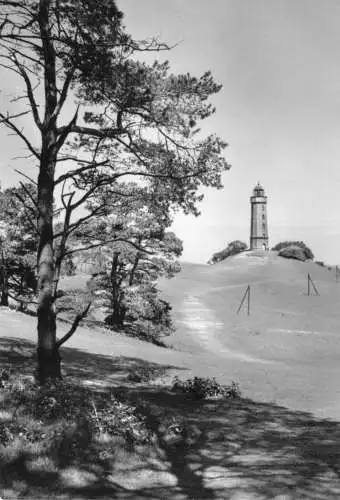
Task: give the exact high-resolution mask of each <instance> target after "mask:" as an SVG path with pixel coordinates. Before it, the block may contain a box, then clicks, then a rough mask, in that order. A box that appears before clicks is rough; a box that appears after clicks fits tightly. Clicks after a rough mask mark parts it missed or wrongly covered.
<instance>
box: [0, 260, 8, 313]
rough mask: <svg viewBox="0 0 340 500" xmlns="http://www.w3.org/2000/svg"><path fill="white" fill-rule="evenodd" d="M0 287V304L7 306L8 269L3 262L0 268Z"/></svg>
mask: <svg viewBox="0 0 340 500" xmlns="http://www.w3.org/2000/svg"><path fill="white" fill-rule="evenodd" d="M0 287H1V297H0V305H2V306H6V307H8V271H7V268H6V264H5V263H4V262H3V264H2V265H1V270H0Z"/></svg>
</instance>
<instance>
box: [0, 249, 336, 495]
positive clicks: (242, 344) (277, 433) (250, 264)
mask: <svg viewBox="0 0 340 500" xmlns="http://www.w3.org/2000/svg"><path fill="white" fill-rule="evenodd" d="M308 273H310V274H311V276H312V278H313V280H314V281H315V283H316V285H317V287H318V290H319V292H320V296H309V297H308V296H307V295H306V291H307V279H306V277H307V274H308ZM82 281H83V282H85V281H86V279H85V278H84V279H83V280H82V278H81V277H75V278H74V279H71V278H67V279H66V280H65V282H64V284H63V285H64V288H65V289H66V288H67V287H70V288H73V287H75V284H77V286H80V285H81V283H82ZM248 284H249V285H250V287H251V288H250V290H251V314H250V316H249V317H248V316H247V315H246V311H244V310H243V311H241V313H240V314H239V315H237V314H236V310H237V308H238V306H239V304H240V301H241V298H242V296H243V295H244V292H245V289H246V287H247V286H248ZM161 286H162V288H163V293H164V294H166V295H167V297H168V298H170V299H171V301H172V302H173V304H174V313H175V317H176V323H177V327H178V330H177V332H176V334H175V335H174V337H173V338H170V339H169V342H171V343H172V344H173V347H174V348H173V349H165V348H161V347H158V346H155V345H150V344H147V343H145V342H141V341H138V340H136V339H134V338H127V337H125V336H123V335H120V334H119V333H115V332H108V331H105V330H102V329H96V328H92V329H89V328H85V327H80V328H79V330H78V331H77V333H76V334H75V335H74V336H73V337H72V338H71V340H70V341H69V342H68V343H67V347H63V348H62V353H61V354H62V357H63V361H64V363H63V370H64V373H65V375H67V380H69V381H71V382H72V383H73V384H74V387H75V388H76V390H77V391H78V390H79V389H78V387H79V386H80V385H86V386H87V387H91V390H92V391H93V392H92V396H93V398H96V397H99V396H100V395H103V393H104V398H106V397H107V396H108V394H110V393H112V392H111V391H113V394H114V395H115V396H117V397H118V398H120V399H122V401H125V402H127V403H129V404H132V405H136V406H137V407H139V408H140V409H141V410H142V411H143V415H144V418H145V422H146V423H145V425H146V428H147V429H150V430H152V431H153V433H154V435H155V438H154V441H153V442H152V443H151V444H143V445H142V444H139V445H138V446H135V447H133V446H131V443H130V444H126V443H125V442H124V438H122V436H119V437H117V436H116V437H114V439H113V440H112V441H110V440H108V437H107V436H105V435H101V436H99V437H101V438H102V441H98V436H97V437H96V436H95V435H91V434H89V431H88V429H87V428H86V427H84V426H83V427H82V426H81V422H79V423H78V424H77V425H76V426H75V427H74V426H73V427H71V428H70V429H68V428H67V431H65V432H66V433H65V434H61V435H59V434H56V436H55V437H53V439H52V438H51V439H50V438H49V434H48V435H47V438H46V439H45V438H43V436H42V437H41V442H39V443H33V444H30V443H28V444H26V445H25V444H22V442H21V441H20V440H19V441H18V440H16V441H15V442H14V444H13V445H11V446H10V447H6V446H2V445H0V497H2V498H23V497H25V498H51V499H54V500H64V499H65V498H66V499H73V498H78V499H83V500H85V499H86V498H103V499H104V498H117V499H119V500H120V499H121V500H123V499H124V500H133V499H137V498H153V499H155V500H160V499H163V498H174V499H178V500H186V499H188V500H189V498H211V499H216V500H217V499H222V498H230V499H232V500H238V499H240V498H244V499H249V500H260V499H264V498H268V499H269V498H273V499H274V498H276V499H279V498H287V499H293V498H306V499H307V498H314V499H321V498H325V499H326V498H327V499H334V500H336V499H338V498H339V497H340V482H339V470H340V457H339V452H338V449H339V439H340V424H339V422H336V421H331V420H330V419H329V418H330V417H333V419H340V395H339V389H338V380H339V370H340V369H339V367H338V361H337V360H338V357H339V355H340V344H339V340H338V339H339V336H338V333H337V325H338V320H339V318H338V316H339V313H338V310H337V303H338V300H339V298H340V297H339V293H340V284H337V283H335V279H334V275H333V274H332V273H331V272H330V271H328V270H327V269H325V268H321V267H320V266H317V265H316V264H313V263H310V262H309V263H300V262H296V261H288V260H285V259H280V258H278V257H277V255H276V254H275V253H269V254H267V253H266V254H263V253H259V252H247V253H245V254H241V255H238V256H236V257H233V258H230V259H228V260H226V261H223V262H221V263H220V264H216V265H214V266H208V265H197V264H185V265H184V266H183V271H182V272H181V273H180V274H179V275H178V276H177V277H176V278H175V279H173V280H170V281H166V282H165V281H164V282H163V283H162V284H161ZM35 323H36V321H35V318H32V317H29V316H25V315H23V314H21V313H16V312H14V311H10V310H8V309H7V308H0V332H1V336H0V364H1V366H2V367H3V366H7V365H8V364H11V366H12V367H13V368H14V369H15V370H16V371H19V372H20V374H21V375H23V374H32V372H33V369H34V365H35V361H34V359H33V358H32V354H33V353H34V349H35V344H34V341H35V338H36V329H35V327H36V324H35ZM59 326H60V330H61V331H60V334H62V333H63V331H64V330H65V329H66V328H67V325H65V324H63V323H60V325H59ZM136 373H137V374H138V373H140V374H141V375H143V374H145V373H148V374H150V373H151V375H152V376H153V377H156V378H155V380H153V381H150V380H149V379H148V378H147V377H146V378H145V379H144V380H142V383H140V382H138V380H136V378H135V377H132V378H131V377H130V375H133V376H134V375H135V374H136ZM175 374H177V375H179V376H181V377H183V378H187V377H191V376H193V375H197V376H215V377H216V378H217V379H218V380H219V381H221V382H224V383H228V384H229V383H230V382H231V380H233V379H234V380H235V381H236V382H239V383H240V386H241V390H242V395H243V397H242V398H241V399H236V400H203V401H200V400H193V399H190V398H187V397H186V396H185V395H183V394H179V393H174V392H172V391H169V388H168V387H167V386H166V383H167V382H169V380H170V379H171V377H172V376H173V375H175ZM18 390H19V393H20V390H21V389H20V387H18ZM16 394H18V392H17V393H16ZM1 396H2V400H1V403H2V404H1V405H0V430H1V426H2V427H3V426H6V425H7V426H8V425H10V423H11V419H14V416H15V414H14V415H13V416H12V414H11V411H14V409H15V408H14V407H13V408H12V406H11V405H13V403H11V402H9V403H10V404H8V401H7V403H6V399H4V395H1ZM250 398H251V399H250ZM261 401H262V402H261ZM282 405H286V406H288V407H290V409H288V408H284V407H283V406H282ZM121 407H122V408H124V406H121ZM20 408H21V407H20ZM20 408H19V410H20ZM19 410H18V411H19ZM296 410H309V411H311V412H313V413H314V414H315V415H317V416H318V417H327V419H320V418H316V417H315V415H311V414H310V413H306V412H302V411H296ZM15 411H17V409H15ZM20 411H22V408H21V410H20ZM125 416H126V415H125ZM24 417H25V418H26V420H24V421H23V422H24V424H25V425H26V426H27V416H25V415H24ZM20 418H23V417H22V416H21V414H20ZM129 419H131V416H130V415H129ZM33 423H34V422H33ZM40 424H41V422H40V423H39V422H37V425H40ZM31 425H33V424H32V423H31ZM77 426H79V427H77ZM174 426H175V427H176V428H177V427H178V428H179V429H180V431H179V434H171V432H172V431H171V429H173V428H174ZM170 431H171V432H170ZM76 432H78V434H76ZM77 436H78V437H77ZM104 438H105V439H104ZM49 439H50V441H49ZM274 477H275V480H274V479H273V478H274Z"/></svg>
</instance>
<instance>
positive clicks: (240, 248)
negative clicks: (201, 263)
mask: <svg viewBox="0 0 340 500" xmlns="http://www.w3.org/2000/svg"><path fill="white" fill-rule="evenodd" d="M245 250H247V244H246V243H244V242H243V241H240V240H235V241H231V242H230V243H229V244H228V246H227V247H226V248H225V249H224V250H221V251H220V252H216V253H214V255H213V256H212V257H211V259H210V260H209V261H208V264H216V263H217V262H221V261H222V260H224V259H226V258H227V257H230V256H232V255H236V254H238V253H241V252H244V251H245Z"/></svg>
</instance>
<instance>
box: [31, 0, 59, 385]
mask: <svg viewBox="0 0 340 500" xmlns="http://www.w3.org/2000/svg"><path fill="white" fill-rule="evenodd" d="M50 5H51V0H40V2H39V27H40V35H41V40H42V50H43V57H44V87H45V96H44V97H45V116H44V122H43V124H42V129H41V156H40V168H39V177H38V231H39V246H38V260H37V265H38V287H37V289H38V290H37V292H38V293H37V295H38V297H37V302H38V306H37V316H38V348H37V357H38V367H37V378H38V381H39V383H40V384H44V383H45V382H46V380H48V379H49V378H52V379H55V378H60V377H61V371H60V361H61V359H60V356H59V353H58V349H57V346H56V340H57V339H56V314H55V306H54V255H53V194H54V175H55V166H56V158H57V152H58V148H57V139H58V135H57V124H56V116H55V115H54V111H55V109H56V106H57V102H58V93H57V85H56V60H55V49H54V46H53V37H52V28H51V26H50V23H51V20H50V17H49V16H50Z"/></svg>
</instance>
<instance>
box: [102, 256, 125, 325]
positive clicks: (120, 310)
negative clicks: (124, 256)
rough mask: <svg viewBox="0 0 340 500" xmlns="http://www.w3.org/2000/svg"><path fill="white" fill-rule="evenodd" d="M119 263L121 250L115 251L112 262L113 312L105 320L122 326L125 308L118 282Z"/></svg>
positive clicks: (110, 323)
mask: <svg viewBox="0 0 340 500" xmlns="http://www.w3.org/2000/svg"><path fill="white" fill-rule="evenodd" d="M118 264H119V252H114V253H113V258H112V264H111V273H110V279H111V307H112V313H111V314H110V315H109V316H107V318H106V319H105V322H106V323H107V324H109V325H110V326H112V327H115V328H122V327H123V324H124V317H125V308H124V307H122V297H123V294H122V293H121V290H120V287H119V284H118V282H117V269H118Z"/></svg>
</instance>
